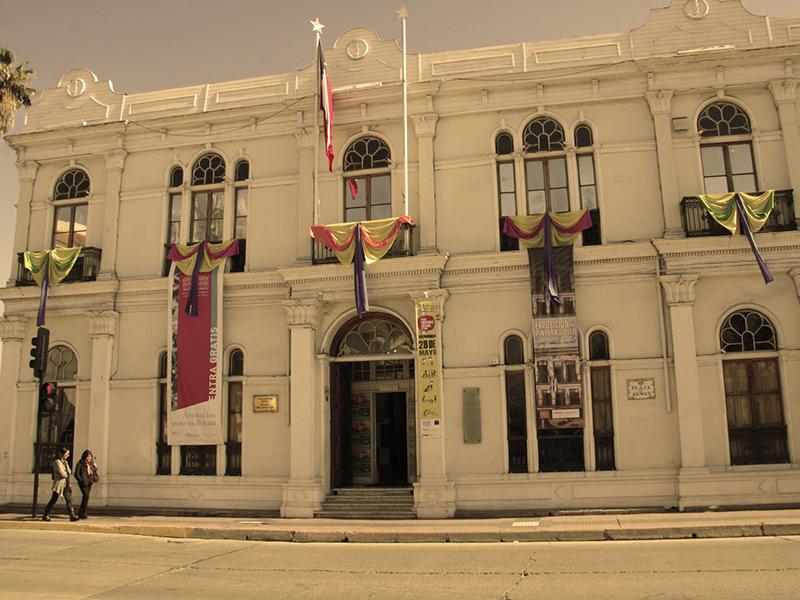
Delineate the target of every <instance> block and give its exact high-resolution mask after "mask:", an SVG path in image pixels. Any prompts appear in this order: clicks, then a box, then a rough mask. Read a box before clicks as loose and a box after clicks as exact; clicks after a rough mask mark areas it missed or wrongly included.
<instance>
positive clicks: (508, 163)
mask: <svg viewBox="0 0 800 600" xmlns="http://www.w3.org/2000/svg"><path fill="white" fill-rule="evenodd" d="M494 146H495V153H496V154H497V198H498V201H499V203H500V249H501V250H517V249H519V240H516V239H513V238H510V237H507V236H505V235H503V220H504V217H507V216H512V215H516V214H517V183H516V179H515V175H514V171H515V169H514V138H513V137H511V134H510V133H508V132H505V131H504V132H501V133H498V134H497V137H496V138H495V140H494Z"/></svg>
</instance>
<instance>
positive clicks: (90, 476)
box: [75, 450, 100, 519]
mask: <svg viewBox="0 0 800 600" xmlns="http://www.w3.org/2000/svg"><path fill="white" fill-rule="evenodd" d="M75 479H77V480H78V487H80V488H81V494H83V498H82V499H81V507H80V509H79V510H78V517H79V518H81V519H88V518H89V517H88V515H87V514H86V509H87V508H89V495H90V494H91V493H92V485H94V482H95V481H97V480H99V479H100V474H99V473H98V472H97V465H96V464H95V462H94V456H93V455H92V451H91V450H84V451H83V454H81V459H80V460H79V461H78V464H77V465H75Z"/></svg>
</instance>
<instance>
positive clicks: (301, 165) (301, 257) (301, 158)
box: [294, 129, 316, 263]
mask: <svg viewBox="0 0 800 600" xmlns="http://www.w3.org/2000/svg"><path fill="white" fill-rule="evenodd" d="M294 136H295V139H296V140H297V153H298V162H297V164H298V172H297V232H296V235H297V242H296V247H295V255H296V257H297V262H299V263H309V262H311V238H310V237H309V235H308V230H309V228H310V227H311V225H312V224H313V223H312V221H313V215H314V202H315V201H316V199H315V198H314V131H313V129H298V130H297V131H295V132H294Z"/></svg>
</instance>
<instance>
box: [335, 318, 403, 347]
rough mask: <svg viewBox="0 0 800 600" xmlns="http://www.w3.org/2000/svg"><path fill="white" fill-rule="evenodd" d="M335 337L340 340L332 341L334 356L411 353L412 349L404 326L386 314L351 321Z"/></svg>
mask: <svg viewBox="0 0 800 600" xmlns="http://www.w3.org/2000/svg"><path fill="white" fill-rule="evenodd" d="M337 338H340V341H339V343H338V345H337V344H336V343H334V348H335V350H334V352H335V356H358V355H369V354H374V355H378V354H411V353H412V352H413V351H414V344H413V341H412V340H411V337H410V336H409V333H408V332H407V331H406V328H405V326H403V325H402V324H401V323H400V322H399V321H397V320H395V319H392V318H389V316H388V315H381V316H374V317H370V318H367V319H364V320H361V321H355V322H352V321H351V322H350V323H349V324H348V325H346V326H345V328H343V331H340V333H339V334H338V335H337Z"/></svg>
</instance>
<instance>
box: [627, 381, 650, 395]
mask: <svg viewBox="0 0 800 600" xmlns="http://www.w3.org/2000/svg"><path fill="white" fill-rule="evenodd" d="M627 383H628V400H655V399H656V380H655V379H653V378H649V379H628V381H627Z"/></svg>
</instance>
